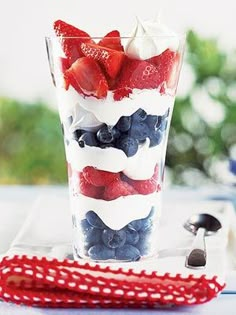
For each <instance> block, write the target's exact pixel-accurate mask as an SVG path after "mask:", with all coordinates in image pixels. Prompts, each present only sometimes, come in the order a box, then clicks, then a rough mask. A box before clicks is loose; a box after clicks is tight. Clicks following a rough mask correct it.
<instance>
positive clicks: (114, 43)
mask: <svg viewBox="0 0 236 315" xmlns="http://www.w3.org/2000/svg"><path fill="white" fill-rule="evenodd" d="M98 45H99V46H103V47H106V48H110V49H114V50H118V51H124V47H123V46H122V45H121V39H120V32H119V31H117V30H115V31H111V32H109V33H108V34H107V35H106V36H104V37H103V39H101V40H100V42H99V43H98Z"/></svg>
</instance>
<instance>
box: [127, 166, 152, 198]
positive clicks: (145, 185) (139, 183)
mask: <svg viewBox="0 0 236 315" xmlns="http://www.w3.org/2000/svg"><path fill="white" fill-rule="evenodd" d="M157 177H158V168H157V166H156V168H155V171H154V174H153V176H152V177H151V178H150V179H148V180H132V179H131V180H129V184H130V185H132V186H133V187H134V189H135V190H137V192H138V193H139V194H141V195H148V194H151V193H153V192H155V191H156V190H157Z"/></svg>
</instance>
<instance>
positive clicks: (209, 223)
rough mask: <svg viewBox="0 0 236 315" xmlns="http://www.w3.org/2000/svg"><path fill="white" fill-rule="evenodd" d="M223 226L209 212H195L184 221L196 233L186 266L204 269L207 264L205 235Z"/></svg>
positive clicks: (189, 229)
mask: <svg viewBox="0 0 236 315" xmlns="http://www.w3.org/2000/svg"><path fill="white" fill-rule="evenodd" d="M221 227H222V225H221V223H220V221H219V220H218V219H217V218H216V217H214V216H213V215H211V214H208V213H199V214H194V215H193V216H191V217H190V218H189V219H188V220H187V221H186V222H185V223H184V228H185V229H186V230H188V231H189V232H191V233H193V234H195V235H196V237H195V239H194V241H193V244H192V246H191V249H190V251H189V253H188V255H187V256H186V262H185V266H186V267H188V268H192V269H202V268H204V267H205V266H206V256H207V255H206V244H205V236H208V235H212V234H214V233H216V232H217V231H218V230H219V229H221Z"/></svg>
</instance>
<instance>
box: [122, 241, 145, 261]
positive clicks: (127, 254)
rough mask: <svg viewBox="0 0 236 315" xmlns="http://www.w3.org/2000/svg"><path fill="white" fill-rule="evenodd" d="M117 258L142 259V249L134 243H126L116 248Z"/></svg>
mask: <svg viewBox="0 0 236 315" xmlns="http://www.w3.org/2000/svg"><path fill="white" fill-rule="evenodd" d="M116 259H119V260H128V261H137V260H139V259H140V251H139V250H138V249H137V248H136V247H134V246H133V245H129V244H126V245H124V246H123V247H120V248H117V249H116Z"/></svg>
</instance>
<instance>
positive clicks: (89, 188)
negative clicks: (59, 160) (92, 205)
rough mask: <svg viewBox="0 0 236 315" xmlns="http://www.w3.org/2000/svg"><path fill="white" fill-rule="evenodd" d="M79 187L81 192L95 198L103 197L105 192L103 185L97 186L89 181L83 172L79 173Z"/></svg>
mask: <svg viewBox="0 0 236 315" xmlns="http://www.w3.org/2000/svg"><path fill="white" fill-rule="evenodd" d="M79 188H80V193H81V194H83V195H85V196H87V197H91V198H95V199H100V198H102V195H103V192H104V188H103V187H95V186H93V185H91V184H90V183H88V182H87V181H86V179H85V178H84V176H83V174H82V173H79Z"/></svg>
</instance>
